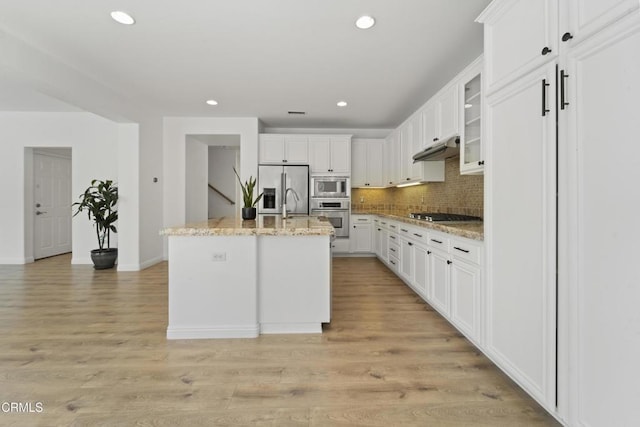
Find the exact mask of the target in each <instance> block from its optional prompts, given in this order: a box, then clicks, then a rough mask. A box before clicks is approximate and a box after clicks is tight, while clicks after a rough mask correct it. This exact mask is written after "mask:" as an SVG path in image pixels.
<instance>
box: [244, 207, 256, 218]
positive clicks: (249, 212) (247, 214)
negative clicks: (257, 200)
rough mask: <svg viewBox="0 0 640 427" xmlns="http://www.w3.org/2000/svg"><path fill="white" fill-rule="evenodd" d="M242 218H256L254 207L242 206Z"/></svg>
mask: <svg viewBox="0 0 640 427" xmlns="http://www.w3.org/2000/svg"><path fill="white" fill-rule="evenodd" d="M242 219H256V208H242Z"/></svg>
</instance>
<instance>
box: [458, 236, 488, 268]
mask: <svg viewBox="0 0 640 427" xmlns="http://www.w3.org/2000/svg"><path fill="white" fill-rule="evenodd" d="M480 254H481V250H480V247H479V246H477V245H474V244H472V243H469V242H467V241H465V240H459V239H451V255H453V257H454V258H458V259H461V260H465V261H468V262H472V263H474V264H478V265H479V264H480Z"/></svg>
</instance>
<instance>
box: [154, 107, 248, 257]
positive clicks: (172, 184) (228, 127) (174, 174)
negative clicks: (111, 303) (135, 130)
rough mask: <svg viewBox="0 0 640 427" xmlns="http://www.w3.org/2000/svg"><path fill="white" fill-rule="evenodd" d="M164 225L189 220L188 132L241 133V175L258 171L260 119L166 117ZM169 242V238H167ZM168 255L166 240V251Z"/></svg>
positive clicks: (180, 223) (193, 133) (164, 142)
mask: <svg viewBox="0 0 640 427" xmlns="http://www.w3.org/2000/svg"><path fill="white" fill-rule="evenodd" d="M163 132H164V137H163V166H164V167H163V180H164V186H163V190H164V193H163V194H164V197H163V205H164V209H163V212H164V226H166V227H171V226H177V225H182V224H184V223H185V222H186V191H185V181H186V171H185V168H186V161H185V160H186V138H187V135H216V134H218V135H220V134H221V135H240V171H239V173H240V177H241V178H242V179H243V181H244V180H246V179H248V178H249V176H257V175H258V119H257V118H252V117H249V118H215V117H165V118H164V126H163ZM165 242H166V240H165ZM164 255H165V257H166V244H165V252H164Z"/></svg>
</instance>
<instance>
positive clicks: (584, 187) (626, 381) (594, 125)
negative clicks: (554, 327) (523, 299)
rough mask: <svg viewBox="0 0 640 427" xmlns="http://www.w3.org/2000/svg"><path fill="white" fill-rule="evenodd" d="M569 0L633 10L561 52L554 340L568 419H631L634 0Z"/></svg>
mask: <svg viewBox="0 0 640 427" xmlns="http://www.w3.org/2000/svg"><path fill="white" fill-rule="evenodd" d="M629 3H633V4H629ZM570 4H583V5H585V6H586V5H589V8H587V10H585V18H586V17H589V16H596V12H599V11H601V10H603V9H600V8H604V7H605V6H606V7H609V8H611V9H610V10H617V9H618V7H619V6H621V5H623V4H624V5H628V6H629V8H630V9H631V7H632V6H633V7H634V8H636V9H635V11H634V12H633V13H632V14H631V15H630V16H629V17H628V18H631V19H625V20H621V21H620V22H618V23H617V25H612V26H611V27H610V28H607V29H606V30H603V31H602V32H600V33H598V34H596V35H594V36H593V37H590V38H589V39H588V40H586V41H584V42H582V43H581V44H580V45H579V46H576V47H575V48H572V49H570V51H569V52H568V54H567V58H566V61H565V62H564V63H563V64H561V65H564V67H562V68H561V70H563V69H566V71H567V73H568V75H569V78H568V79H566V87H565V88H564V89H565V93H566V94H565V101H566V102H568V103H569V105H567V106H565V109H564V110H561V111H560V123H559V126H560V127H559V130H560V143H559V149H560V152H559V155H560V159H561V160H562V162H561V163H560V164H561V165H566V169H560V172H562V173H563V175H561V176H564V177H566V180H561V181H560V184H561V186H560V189H559V191H560V194H561V199H560V204H559V207H560V215H559V224H558V230H559V231H560V232H561V233H560V235H559V244H560V247H559V254H560V267H561V269H560V272H561V276H560V284H559V289H560V291H561V292H562V290H563V289H566V288H567V287H568V288H569V292H568V293H567V294H562V293H561V294H560V301H559V302H560V306H559V307H560V309H561V310H562V308H565V309H567V310H566V311H565V312H564V313H563V312H562V311H560V312H559V316H560V319H559V323H560V325H561V326H562V325H563V324H564V322H563V320H565V319H568V323H569V329H568V330H567V331H566V334H563V333H562V330H561V334H560V338H561V339H562V338H564V339H565V340H566V341H568V342H569V346H568V349H569V350H568V352H569V357H568V361H567V365H568V367H567V368H566V370H567V371H569V372H570V373H571V375H570V376H569V383H570V384H574V388H573V389H571V393H570V396H569V398H570V402H572V403H573V406H572V407H571V408H570V411H569V413H570V414H571V417H570V418H569V423H568V425H581V426H609V425H610V426H614V425H615V426H622V425H633V424H637V420H638V415H637V403H638V402H640V391H639V388H638V384H637V379H638V378H640V364H638V357H637V356H638V355H639V354H640V334H639V332H640V316H639V315H638V312H639V311H638V302H639V301H640V286H638V284H639V283H640V273H639V271H640V270H639V269H638V242H640V227H638V226H637V225H636V223H637V219H636V218H637V212H638V206H640V197H639V194H640V193H639V192H638V189H637V184H638V182H640V163H639V162H638V159H640V146H639V145H638V143H637V142H638V135H640V120H638V117H639V116H638V99H640V84H639V83H638V76H640V55H639V54H638V53H639V52H640V19H638V17H637V14H638V12H637V7H638V2H637V1H635V2H622V1H600V2H595V1H590V2H587V1H581V2H578V1H573V2H570ZM614 6H615V7H614ZM585 22H586V21H585ZM585 28H586V27H585ZM614 141H615V142H614ZM609 142H610V143H611V145H610V144H609ZM614 146H615V149H611V148H612V147H614ZM608 147H609V149H608ZM565 206H566V209H565ZM603 218H606V219H607V220H605V221H603ZM631 224H633V225H631ZM630 225H631V226H630ZM564 254H567V258H564ZM563 272H564V273H565V275H566V276H565V275H563V274H562V273H563ZM565 278H566V280H565ZM567 285H568V286H567ZM567 311H568V312H567ZM561 342H562V341H561ZM561 348H562V347H561ZM560 368H563V365H560ZM562 371H563V370H562V369H561V370H560V372H562Z"/></svg>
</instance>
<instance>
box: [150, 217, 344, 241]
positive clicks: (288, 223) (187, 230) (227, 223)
mask: <svg viewBox="0 0 640 427" xmlns="http://www.w3.org/2000/svg"><path fill="white" fill-rule="evenodd" d="M160 235H163V236H332V237H333V236H335V230H334V228H333V226H332V225H331V223H330V222H329V221H327V220H326V219H324V218H323V217H317V216H292V217H288V218H282V217H281V216H280V215H259V216H258V217H257V218H256V219H255V220H246V221H245V220H242V218H236V217H222V218H213V219H210V220H208V221H203V222H197V223H192V224H186V225H182V226H178V227H168V228H164V229H162V230H160Z"/></svg>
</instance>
